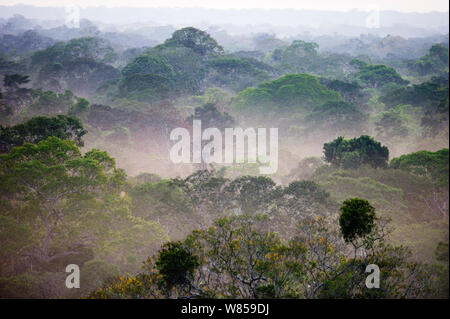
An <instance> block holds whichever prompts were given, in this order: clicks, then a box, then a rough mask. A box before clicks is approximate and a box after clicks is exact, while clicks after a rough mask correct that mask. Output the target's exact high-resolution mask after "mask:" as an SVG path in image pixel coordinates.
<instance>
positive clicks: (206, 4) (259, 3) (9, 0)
mask: <svg viewBox="0 0 450 319" xmlns="http://www.w3.org/2000/svg"><path fill="white" fill-rule="evenodd" d="M20 3H22V4H29V5H38V6H65V5H70V4H77V5H79V6H82V7H85V6H100V5H101V6H108V7H111V6H137V7H144V6H145V7H203V8H214V9H230V8H233V9H247V8H263V9H273V8H281V9H286V8H295V9H311V10H331V11H335V10H336V11H348V10H352V9H359V10H365V11H366V10H373V8H378V9H379V10H395V11H402V12H430V11H448V10H449V4H448V1H447V0H367V1H363V0H359V1H358V0H313V1H311V0H307V1H305V0H219V1H216V0H78V1H74V0H17V1H16V0H0V5H14V4H20Z"/></svg>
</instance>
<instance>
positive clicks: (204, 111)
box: [186, 103, 234, 131]
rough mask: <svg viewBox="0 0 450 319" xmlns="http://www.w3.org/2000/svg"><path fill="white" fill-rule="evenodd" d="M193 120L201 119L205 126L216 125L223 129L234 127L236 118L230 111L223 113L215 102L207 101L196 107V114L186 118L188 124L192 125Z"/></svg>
mask: <svg viewBox="0 0 450 319" xmlns="http://www.w3.org/2000/svg"><path fill="white" fill-rule="evenodd" d="M193 120H201V121H202V126H203V127H216V128H218V129H219V130H221V131H223V130H224V129H225V128H227V127H233V125H234V119H233V117H231V116H230V115H229V114H228V113H226V112H225V113H223V114H222V113H221V112H219V111H218V110H217V108H216V105H215V104H214V103H206V104H204V105H203V106H201V107H196V108H195V110H194V114H193V115H191V116H189V117H188V118H187V119H186V122H187V124H188V125H192V121H193Z"/></svg>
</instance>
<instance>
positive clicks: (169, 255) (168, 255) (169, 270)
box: [155, 242, 199, 290]
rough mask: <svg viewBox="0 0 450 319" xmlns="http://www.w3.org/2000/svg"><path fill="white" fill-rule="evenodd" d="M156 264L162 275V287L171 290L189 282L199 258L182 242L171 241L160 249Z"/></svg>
mask: <svg viewBox="0 0 450 319" xmlns="http://www.w3.org/2000/svg"><path fill="white" fill-rule="evenodd" d="M155 265H156V267H157V268H158V271H159V273H160V274H161V275H162V279H161V281H160V283H159V285H160V287H164V289H166V290H170V289H171V288H172V287H174V286H177V285H180V286H184V285H187V284H188V283H189V281H190V280H191V279H190V277H191V276H192V275H193V273H194V270H195V269H196V268H197V267H198V266H199V260H198V257H197V256H194V255H193V254H192V253H191V252H190V251H189V250H188V249H187V248H186V247H183V244H182V243H181V242H169V243H166V244H165V245H164V246H163V247H162V248H161V249H160V250H159V252H158V258H157V260H156V262H155Z"/></svg>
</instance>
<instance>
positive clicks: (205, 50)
mask: <svg viewBox="0 0 450 319" xmlns="http://www.w3.org/2000/svg"><path fill="white" fill-rule="evenodd" d="M164 45H165V46H184V47H186V48H189V49H192V50H193V51H194V52H196V53H198V54H200V55H202V56H204V55H220V54H223V48H222V47H221V46H220V45H219V44H217V42H216V40H214V39H213V38H212V37H211V36H210V35H209V34H208V33H206V32H205V31H201V30H198V29H196V28H193V27H187V28H183V29H180V30H177V31H175V32H174V33H173V34H172V37H171V38H170V39H167V40H166V41H165V42H164Z"/></svg>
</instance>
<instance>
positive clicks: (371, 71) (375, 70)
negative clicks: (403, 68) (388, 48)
mask: <svg viewBox="0 0 450 319" xmlns="http://www.w3.org/2000/svg"><path fill="white" fill-rule="evenodd" d="M357 77H358V78H359V79H360V80H361V81H362V82H363V83H365V84H366V85H367V86H369V87H374V88H377V87H380V86H383V85H385V84H387V83H396V84H400V85H406V84H408V83H409V82H408V81H406V80H404V79H402V77H401V76H400V74H398V73H397V71H395V70H394V69H393V68H390V67H387V66H385V65H364V66H362V67H361V68H360V70H359V72H358V74H357Z"/></svg>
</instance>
